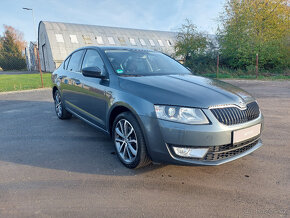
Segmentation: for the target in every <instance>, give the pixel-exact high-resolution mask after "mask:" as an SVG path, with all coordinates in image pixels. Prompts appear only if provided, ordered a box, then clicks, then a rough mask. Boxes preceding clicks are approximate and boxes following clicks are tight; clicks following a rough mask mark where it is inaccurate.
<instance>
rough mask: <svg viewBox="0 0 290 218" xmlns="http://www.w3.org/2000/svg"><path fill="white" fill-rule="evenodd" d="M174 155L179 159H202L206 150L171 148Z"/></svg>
mask: <svg viewBox="0 0 290 218" xmlns="http://www.w3.org/2000/svg"><path fill="white" fill-rule="evenodd" d="M173 150H174V152H175V154H177V155H178V156H181V157H195V158H202V157H204V155H205V154H206V153H207V151H208V148H184V147H183V148H182V147H173Z"/></svg>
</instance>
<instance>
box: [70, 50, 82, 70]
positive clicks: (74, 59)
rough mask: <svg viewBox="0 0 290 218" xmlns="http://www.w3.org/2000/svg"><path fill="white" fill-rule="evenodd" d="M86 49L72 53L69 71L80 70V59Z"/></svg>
mask: <svg viewBox="0 0 290 218" xmlns="http://www.w3.org/2000/svg"><path fill="white" fill-rule="evenodd" d="M83 53H84V50H80V51H77V52H75V53H73V54H72V55H71V58H70V61H69V63H68V68H67V70H68V71H74V72H79V71H80V61H81V58H82V55H83Z"/></svg>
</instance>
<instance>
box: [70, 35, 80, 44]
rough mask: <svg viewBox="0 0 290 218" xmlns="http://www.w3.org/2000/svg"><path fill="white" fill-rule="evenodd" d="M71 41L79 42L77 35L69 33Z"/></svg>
mask: <svg viewBox="0 0 290 218" xmlns="http://www.w3.org/2000/svg"><path fill="white" fill-rule="evenodd" d="M69 37H70V41H71V43H79V42H78V39H77V36H76V35H69Z"/></svg>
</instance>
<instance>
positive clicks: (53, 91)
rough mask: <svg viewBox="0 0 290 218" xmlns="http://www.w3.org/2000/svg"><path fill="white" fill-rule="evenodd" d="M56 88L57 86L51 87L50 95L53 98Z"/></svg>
mask: <svg viewBox="0 0 290 218" xmlns="http://www.w3.org/2000/svg"><path fill="white" fill-rule="evenodd" d="M57 90H58V88H57V86H53V87H52V97H53V99H54V93H55V92H56V91H57Z"/></svg>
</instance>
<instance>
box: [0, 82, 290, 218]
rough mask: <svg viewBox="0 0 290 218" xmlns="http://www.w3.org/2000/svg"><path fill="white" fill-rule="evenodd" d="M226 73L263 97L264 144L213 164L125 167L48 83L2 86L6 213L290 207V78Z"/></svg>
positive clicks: (0, 146) (1, 188)
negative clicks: (63, 107)
mask: <svg viewBox="0 0 290 218" xmlns="http://www.w3.org/2000/svg"><path fill="white" fill-rule="evenodd" d="M229 82H231V83H233V84H235V85H238V86H240V87H242V88H244V89H246V90H247V91H249V92H251V93H252V94H253V95H254V96H255V97H256V98H257V99H258V102H259V104H260V106H261V109H262V112H263V113H264V116H265V130H264V133H263V137H262V138H263V142H264V145H263V146H262V147H261V148H260V149H259V150H257V151H255V152H254V153H252V154H250V155H248V156H246V157H244V158H242V159H239V160H236V161H234V162H231V163H227V164H224V165H221V166H216V167H184V166H172V165H168V166H165V165H153V166H150V167H148V168H145V169H141V170H129V169H126V168H125V167H123V166H122V165H121V164H120V163H119V161H118V159H117V156H116V155H115V153H114V147H113V144H112V143H111V141H110V138H109V137H108V136H106V135H104V134H103V133H101V132H98V131H97V130H95V129H93V128H92V127H90V126H88V125H87V124H85V123H84V122H82V121H80V120H78V119H76V118H73V119H71V120H67V121H61V120H59V119H57V117H56V116H55V114H54V108H53V103H52V98H51V91H50V90H48V89H44V90H36V91H28V92H21V93H13V94H11V93H10V94H0V217H201V216H204V217H216V216H220V217H244V216H249V217H261V216H262V217H289V216H290V81H284V82H279V81H274V82H271V81H258V82H257V81H229Z"/></svg>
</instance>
